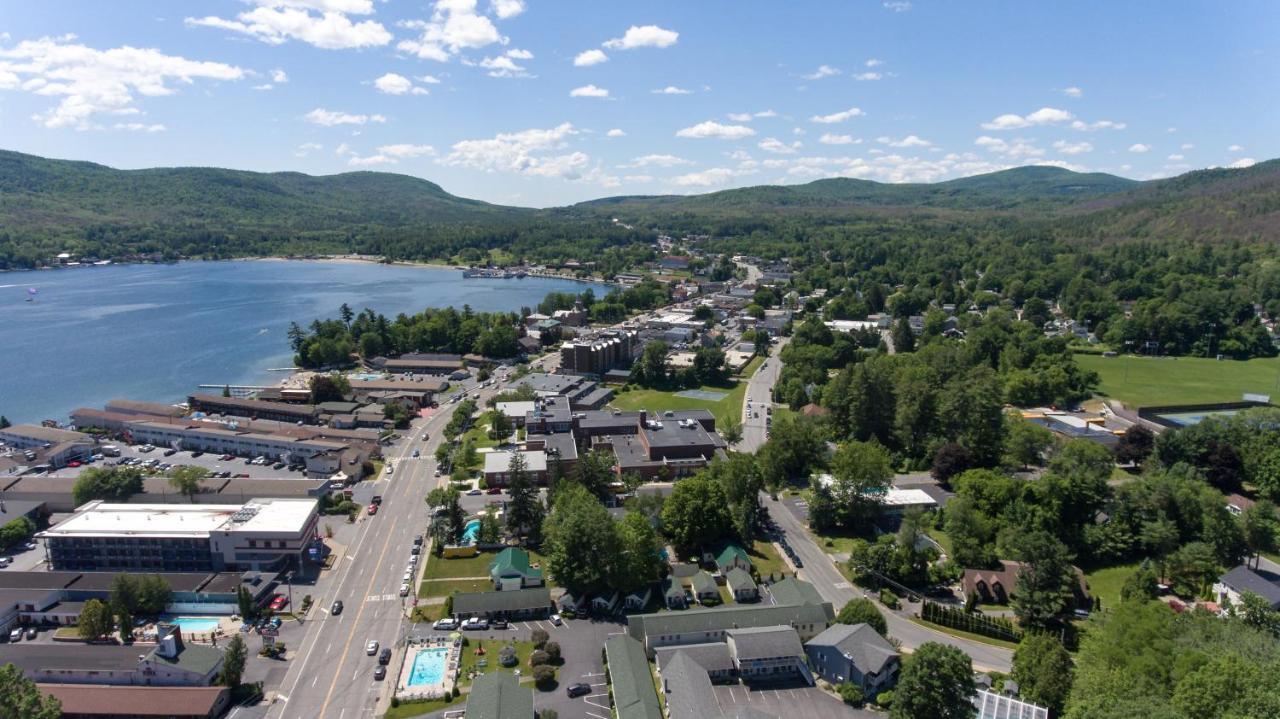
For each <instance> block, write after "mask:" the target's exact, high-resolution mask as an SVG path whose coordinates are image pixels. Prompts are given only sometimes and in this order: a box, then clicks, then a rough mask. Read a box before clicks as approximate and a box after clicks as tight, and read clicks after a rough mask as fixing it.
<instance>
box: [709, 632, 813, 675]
mask: <svg viewBox="0 0 1280 719" xmlns="http://www.w3.org/2000/svg"><path fill="white" fill-rule="evenodd" d="M725 635H726V636H725V641H726V642H727V643H728V645H729V652H730V653H731V654H732V655H733V668H734V671H736V672H737V674H738V676H739V677H741V678H742V679H743V680H744V681H775V680H782V679H794V678H796V677H800V678H802V679H804V680H805V681H806V682H807V683H809V684H813V675H812V674H811V673H810V672H809V668H808V666H807V665H806V664H805V653H804V645H802V644H801V643H800V636H799V635H798V634H796V630H794V629H792V628H791V627H787V626H776V627H748V628H744V629H730V630H729V631H727V632H725Z"/></svg>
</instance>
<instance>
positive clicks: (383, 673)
mask: <svg viewBox="0 0 1280 719" xmlns="http://www.w3.org/2000/svg"><path fill="white" fill-rule="evenodd" d="M386 678H387V668H386V667H384V666H382V665H381V664H379V665H378V666H376V667H374V668H373V679H374V681H379V682H380V681H382V680H383V679H386Z"/></svg>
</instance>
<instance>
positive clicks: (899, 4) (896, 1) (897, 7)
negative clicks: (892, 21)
mask: <svg viewBox="0 0 1280 719" xmlns="http://www.w3.org/2000/svg"><path fill="white" fill-rule="evenodd" d="M884 8H885V9H886V10H892V11H893V12H906V11H908V10H910V9H911V3H909V2H907V0H888V2H886V3H884Z"/></svg>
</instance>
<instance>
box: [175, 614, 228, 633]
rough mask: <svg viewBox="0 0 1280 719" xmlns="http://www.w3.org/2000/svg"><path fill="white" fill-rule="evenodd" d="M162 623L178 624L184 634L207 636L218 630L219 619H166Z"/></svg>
mask: <svg viewBox="0 0 1280 719" xmlns="http://www.w3.org/2000/svg"><path fill="white" fill-rule="evenodd" d="M161 621H163V622H166V623H168V624H177V625H178V626H180V627H182V631H183V632H197V633H200V634H206V633H208V632H212V631H213V630H214V629H217V628H218V621H219V620H218V617H165V618H164V619H162V620H161Z"/></svg>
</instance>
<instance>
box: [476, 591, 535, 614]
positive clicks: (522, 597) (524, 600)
mask: <svg viewBox="0 0 1280 719" xmlns="http://www.w3.org/2000/svg"><path fill="white" fill-rule="evenodd" d="M550 606H551V590H549V589H547V588H546V587H533V588H530V589H509V590H507V591H505V592H458V593H456V594H454V595H453V613H454V614H487V613H489V612H519V611H528V610H531V609H540V608H543V607H550Z"/></svg>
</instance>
